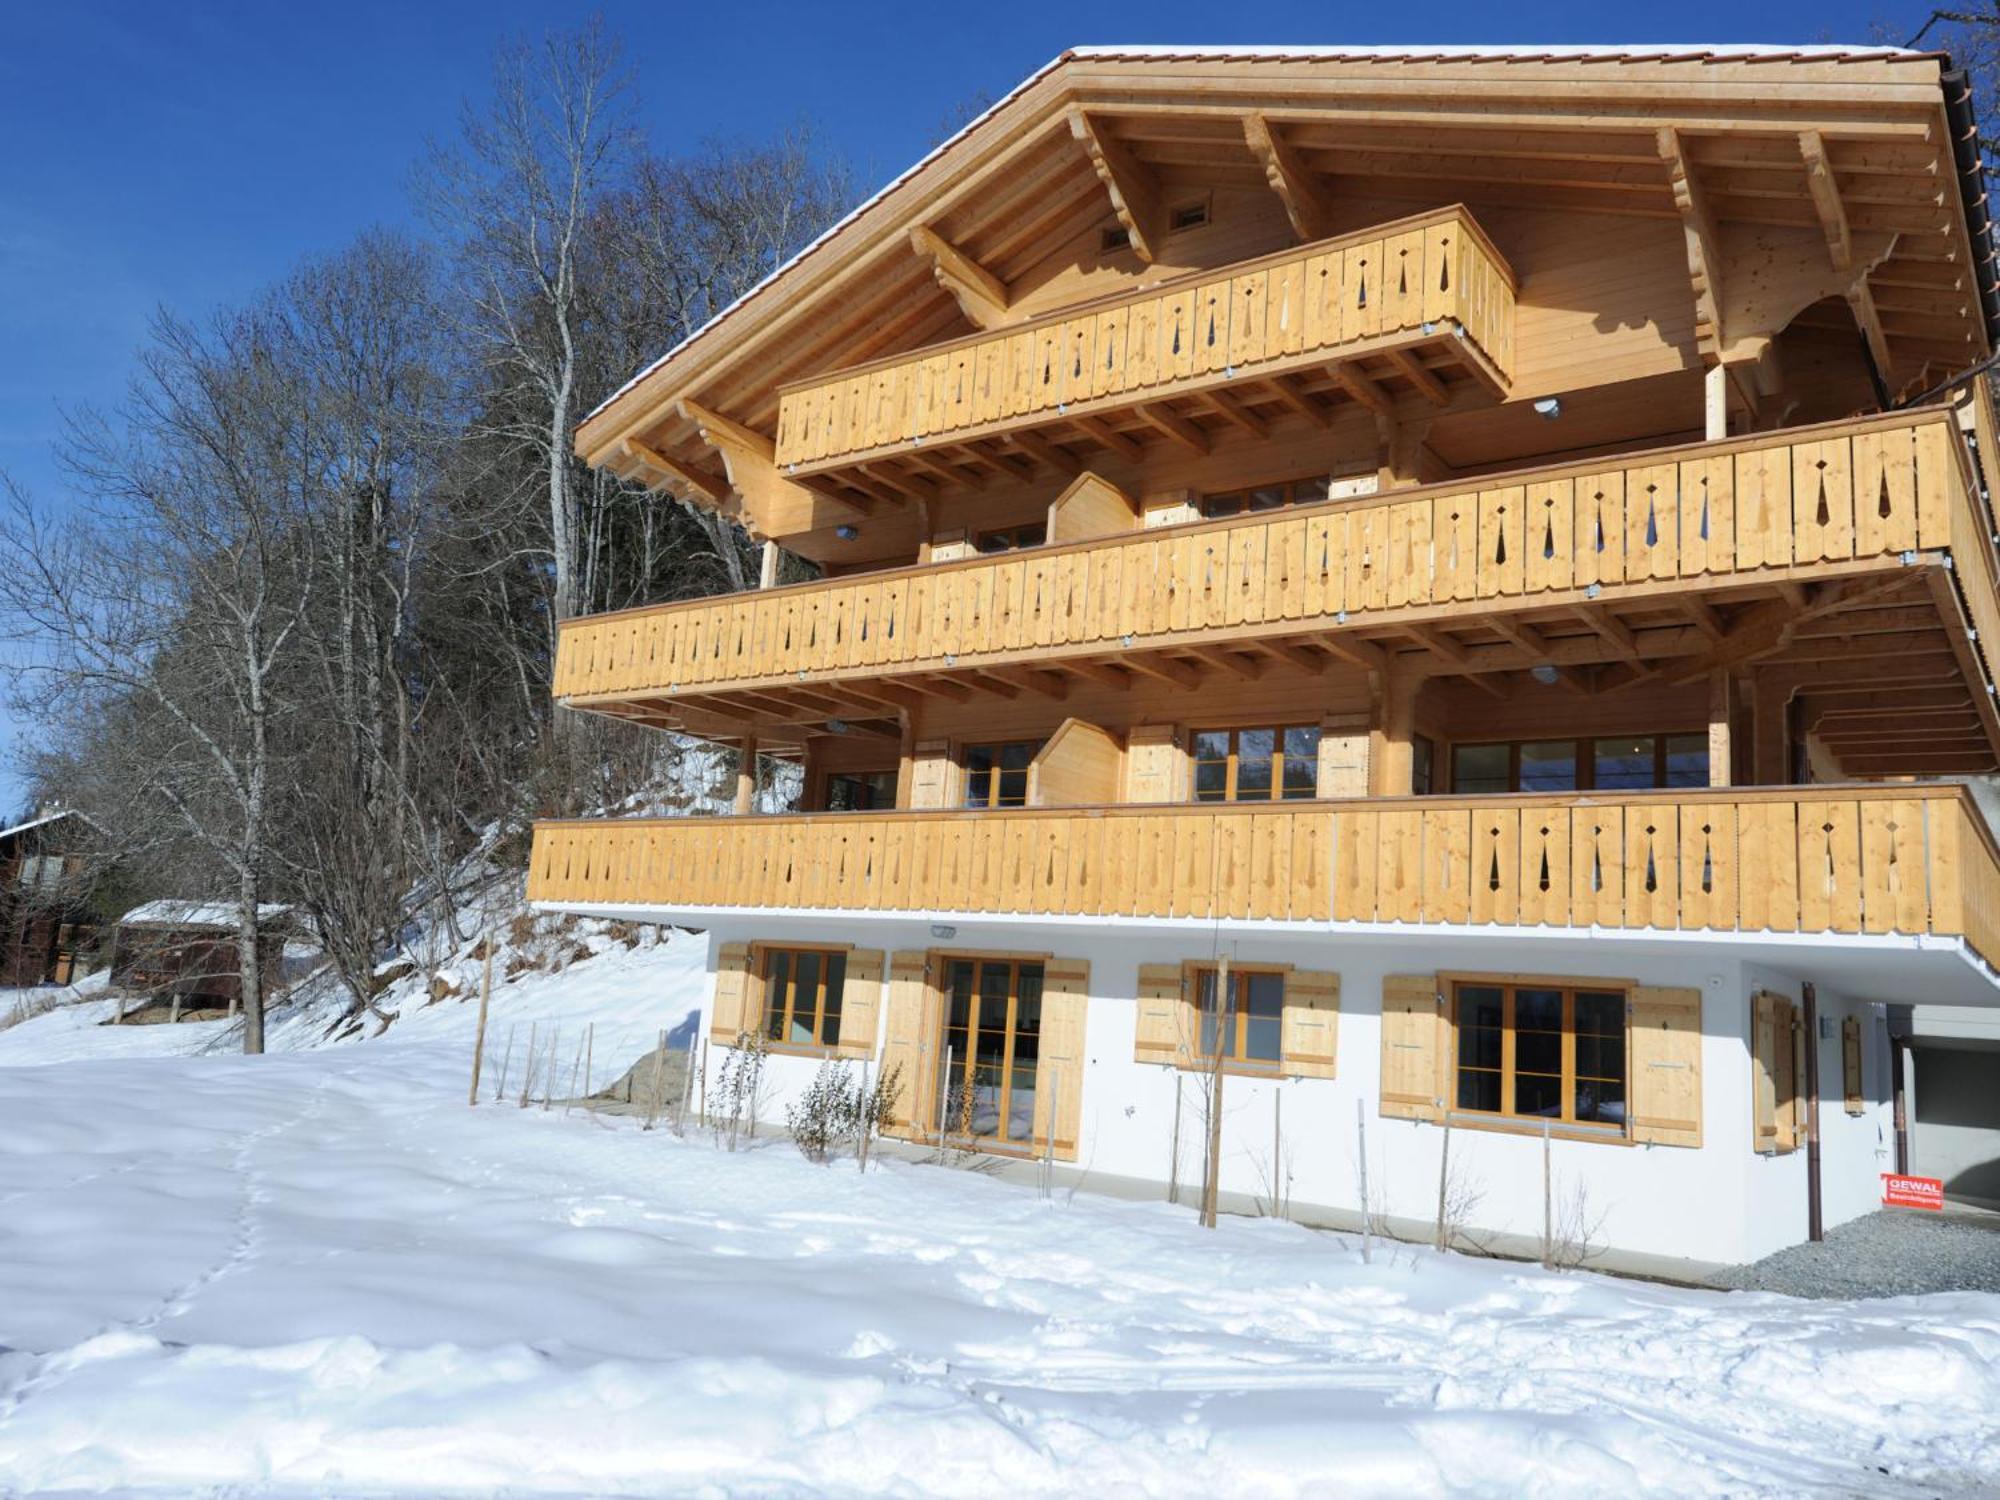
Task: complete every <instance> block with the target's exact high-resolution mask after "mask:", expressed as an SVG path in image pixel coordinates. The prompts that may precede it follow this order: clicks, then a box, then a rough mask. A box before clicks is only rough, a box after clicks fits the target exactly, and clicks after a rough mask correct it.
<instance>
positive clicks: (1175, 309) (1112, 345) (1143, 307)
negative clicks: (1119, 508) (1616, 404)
mask: <svg viewBox="0 0 2000 1500" xmlns="http://www.w3.org/2000/svg"><path fill="white" fill-rule="evenodd" d="M1513 342H1514V276H1513V272H1512V271H1511V270H1510V269H1509V268H1508V266H1507V263H1506V261H1505V260H1504V259H1502V258H1501V256H1500V253H1499V252H1498V251H1497V250H1495V249H1494V248H1493V245H1492V243H1491V242H1490V241H1489V240H1488V239H1487V238H1486V236H1485V234H1484V232H1483V231H1482V230H1481V229H1480V228H1479V226H1478V224H1477V223H1476V222H1474V220H1473V218H1472V216H1471V215H1470V214H1469V213H1467V212H1466V210H1464V209H1463V208H1457V207H1453V208H1447V209H1441V210H1438V211H1436V212H1433V213H1426V214H1420V215H1417V216H1416V217H1414V218H1408V219H1400V220H1398V221H1396V222H1395V223H1392V224H1385V225H1382V226H1380V227H1378V228H1373V229H1369V230H1365V231H1363V232H1361V233H1359V234H1351V235H1343V236H1341V237H1339V238H1337V239H1330V240H1320V241H1316V242H1315V243H1313V244H1309V245H1303V246H1300V247H1299V248H1297V249H1294V250H1287V251H1283V252H1281V253H1280V254H1277V255H1269V256H1265V257H1263V258H1261V259H1258V260H1253V261H1246V262H1243V263H1242V264H1240V265H1235V266H1230V267H1228V268H1226V269H1224V270H1221V271H1215V272H1205V273H1201V274H1198V275H1193V276H1184V277H1179V278H1176V279H1174V280H1172V281H1168V282H1165V283H1162V284H1160V285H1158V286H1154V287H1149V288H1147V289H1145V290H1144V291H1140V292H1134V293H1129V294H1126V295H1122V296H1117V297H1111V298H1105V299H1101V300H1099V301H1095V302H1090V303H1086V304H1083V305H1082V306H1079V307H1073V308H1067V309H1065V310H1063V311H1062V312H1060V313H1056V314H1052V315H1050V316H1047V317H1042V318H1036V319H1033V320H1031V321H1029V322H1025V323H1021V324H1019V325H1017V326H1014V327H1008V328H1001V329H995V330H992V331H990V332H986V333H980V334H975V335H973V336H971V337H969V338H963V339H959V340H957V341H955V342H953V343H950V344H944V345H937V346H933V347H931V348H927V349H922V350H919V351H917V352H916V353H913V354H901V355H895V356H892V357H889V358H885V359H880V360H876V361H874V362H873V363H871V364H866V365H862V366H859V367H856V368H854V369H849V370H842V371H839V372H837V373H835V374H831V375H824V376H819V377H816V378H814V379H811V380H805V381H800V382H798V383H796V384H793V385H789V386H786V387H784V388H783V389H782V390H781V391H780V393H779V405H778V436H777V463H778V466H779V468H780V469H782V470H783V471H784V472H785V473H787V474H789V475H791V476H792V477H794V478H796V479H799V480H802V481H803V480H808V479H809V478H810V477H811V476H813V475H817V474H825V473H827V472H829V471H832V470H843V471H846V474H847V477H848V479H849V481H850V482H857V483H859V485H860V486H861V487H862V488H864V490H865V489H866V488H867V485H868V483H869V479H871V478H872V479H873V480H874V481H876V482H880V483H885V484H887V485H888V486H889V488H891V489H901V488H906V487H907V486H908V485H910V484H912V483H914V484H918V485H930V484H933V483H934V482H935V480H936V479H937V478H939V477H943V478H945V479H947V480H952V481H955V482H956V483H957V484H959V485H961V486H962V485H963V484H964V483H965V481H966V478H967V477H968V476H969V475H970V476H977V475H978V474H979V473H981V472H983V471H986V470H991V471H993V472H996V473H1004V472H1005V469H1006V467H1007V466H1008V465H1014V466H1021V465H1025V464H1026V463H1027V462H1028V459H1029V458H1031V457H1032V456H1033V455H1034V454H1035V453H1037V452H1046V451H1047V450H1046V449H1045V448H1040V447H1039V446H1038V444H1037V441H1036V440H1037V439H1039V440H1040V442H1043V443H1046V442H1049V441H1055V442H1065V443H1073V442H1081V443H1084V444H1086V445H1088V446H1091V447H1104V448H1108V449H1112V450H1117V451H1124V452H1127V453H1128V454H1130V453H1136V452H1137V451H1138V447H1139V444H1140V443H1141V442H1142V441H1146V440H1155V439H1161V438H1164V439H1166V440H1168V441H1170V442H1178V443H1181V444H1184V445H1188V446H1195V447H1200V446H1203V445H1205V442H1206V439H1205V437H1204V436H1203V435H1202V429H1201V426H1200V424H1201V423H1202V422H1204V421H1206V422H1209V423H1211V424H1214V423H1215V422H1216V420H1217V418H1218V417H1219V418H1220V419H1221V421H1222V422H1223V423H1224V424H1228V423H1231V422H1234V423H1236V424H1237V425H1244V424H1246V423H1247V424H1249V425H1251V426H1252V427H1254V426H1256V425H1257V424H1258V423H1259V420H1260V419H1258V418H1256V417H1254V416H1251V415H1249V414H1248V413H1247V412H1246V411H1245V409H1244V405H1243V403H1244V402H1246V401H1248V400H1251V399H1259V400H1261V399H1262V395H1263V394H1270V395H1272V396H1273V397H1274V399H1276V400H1279V401H1283V402H1285V404H1287V405H1289V406H1291V407H1292V408H1293V409H1304V410H1317V409H1321V408H1322V407H1323V403H1324V400H1325V399H1328V398H1331V399H1336V400H1338V399H1347V400H1356V401H1361V402H1363V403H1369V402H1374V401H1381V400H1385V399H1386V397H1385V396H1384V394H1383V388H1384V387H1385V386H1387V387H1389V388H1392V389H1393V388H1400V387H1404V386H1408V387H1410V388H1413V389H1415V390H1417V391H1420V392H1422V393H1423V394H1424V395H1425V396H1426V397H1427V398H1429V399H1431V400H1441V399H1449V397H1450V392H1449V390H1448V389H1447V387H1448V385H1449V384H1450V383H1452V382H1454V381H1461V380H1463V381H1469V382H1471V383H1472V384H1473V385H1474V386H1476V387H1477V388H1478V389H1480V390H1482V391H1484V392H1488V393H1490V394H1493V395H1504V394H1505V393H1506V390H1507V386H1508V374H1509V371H1510V370H1511V368H1512V360H1513ZM1322 388H1323V389H1322ZM1003 439H1004V440H1006V441H1004V442H1003V441H1002V440H1003ZM862 475H867V476H869V477H868V478H862V477H861V476H862ZM919 492H920V493H921V492H922V491H919Z"/></svg>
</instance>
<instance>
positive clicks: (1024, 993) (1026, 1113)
mask: <svg viewBox="0 0 2000 1500" xmlns="http://www.w3.org/2000/svg"><path fill="white" fill-rule="evenodd" d="M1041 1038H1042V966H1041V965H1040V964H1038V963H1020V962H1017V961H1014V960H1010V959H993V958H954V959H950V960H948V961H947V968H946V970H945V1034H944V1040H945V1046H946V1047H947V1048H949V1049H950V1050H949V1052H948V1054H947V1057H948V1060H949V1066H950V1071H949V1073H948V1074H947V1093H946V1115H945V1129H946V1133H947V1134H950V1135H955V1136H959V1137H963V1138H970V1139H973V1140H979V1141H990V1142H997V1143H1000V1144H1003V1145H1017V1146H1029V1145H1032V1144H1033V1143H1034V1141H1035V1088H1036V1083H1037V1076H1038V1073H1039V1069H1040V1064H1041Z"/></svg>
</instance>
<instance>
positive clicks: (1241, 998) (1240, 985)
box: [1194, 964, 1285, 1068]
mask: <svg viewBox="0 0 2000 1500" xmlns="http://www.w3.org/2000/svg"><path fill="white" fill-rule="evenodd" d="M1215 973H1216V971H1215V970H1214V969H1212V968H1199V969H1196V970H1195V971H1194V1000H1195V1014H1196V1015H1198V1016H1199V1017H1200V1018H1201V1047H1200V1053H1199V1055H1200V1056H1201V1057H1204V1058H1207V1059H1208V1060H1209V1061H1211V1062H1213V1061H1214V1059H1215V1046H1216V1034H1217V1029H1218V1025H1219V1027H1220V1031H1221V1036H1222V1060H1223V1061H1224V1062H1225V1063H1248V1064H1251V1065H1253V1066H1255V1065H1264V1066H1269V1067H1273V1068H1275V1067H1276V1066H1277V1065H1278V1063H1279V1061H1280V1058H1281V1048H1282V1043H1283V1040H1284V1035H1283V1034H1284V1020H1285V976H1284V972H1283V971H1282V970H1278V969H1239V968H1237V967H1236V966H1235V965H1233V964H1232V965H1230V969H1229V1004H1228V1007H1227V1008H1226V1010H1225V1011H1224V1012H1223V1013H1222V1014H1221V1015H1217V1013H1216V1005H1215Z"/></svg>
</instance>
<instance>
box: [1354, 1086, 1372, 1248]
mask: <svg viewBox="0 0 2000 1500" xmlns="http://www.w3.org/2000/svg"><path fill="white" fill-rule="evenodd" d="M1354 1134H1355V1136H1356V1138H1357V1143H1358V1145H1359V1147H1360V1158H1361V1264H1362V1265H1364V1266H1365V1265H1367V1264H1368V1259H1369V1250H1370V1245H1369V1235H1370V1234H1371V1233H1373V1224H1372V1223H1371V1220H1372V1219H1373V1218H1374V1215H1373V1214H1372V1213H1371V1212H1370V1211H1369V1204H1368V1106H1367V1105H1366V1104H1365V1103H1364V1102H1362V1101H1361V1100H1359V1099H1356V1100H1355V1101H1354Z"/></svg>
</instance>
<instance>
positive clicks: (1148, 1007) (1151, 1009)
mask: <svg viewBox="0 0 2000 1500" xmlns="http://www.w3.org/2000/svg"><path fill="white" fill-rule="evenodd" d="M1193 1049H1194V1012H1193V1010H1192V1008H1191V1007H1190V1006H1189V1004H1188V991H1187V985H1186V983H1185V975H1184V972H1183V970H1182V968H1181V966H1180V965H1179V964H1140V965H1139V1027H1138V1039H1137V1041H1136V1042H1135V1044H1134V1045H1133V1048H1132V1058H1133V1061H1135V1062H1144V1063H1172V1064H1173V1065H1174V1066H1175V1067H1180V1068H1185V1067H1187V1066H1188V1064H1189V1063H1190V1062H1191V1061H1192V1059H1193Z"/></svg>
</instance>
